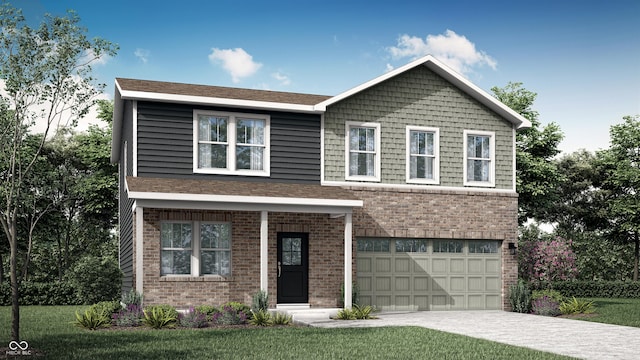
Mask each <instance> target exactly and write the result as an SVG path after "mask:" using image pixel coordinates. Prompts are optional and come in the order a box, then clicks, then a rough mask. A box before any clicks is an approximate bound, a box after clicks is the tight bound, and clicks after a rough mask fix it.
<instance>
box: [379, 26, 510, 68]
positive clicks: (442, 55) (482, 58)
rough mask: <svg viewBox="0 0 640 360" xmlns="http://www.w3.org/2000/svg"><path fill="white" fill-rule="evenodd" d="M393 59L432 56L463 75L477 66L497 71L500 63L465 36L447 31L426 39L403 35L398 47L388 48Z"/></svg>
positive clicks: (428, 36)
mask: <svg viewBox="0 0 640 360" xmlns="http://www.w3.org/2000/svg"><path fill="white" fill-rule="evenodd" d="M387 51H389V53H390V54H391V56H392V57H393V58H396V59H400V58H406V57H410V58H413V59H416V58H419V57H421V56H424V55H427V54H431V55H433V56H434V57H435V58H437V59H438V60H440V61H442V62H444V63H445V64H447V65H448V66H450V67H451V68H453V69H454V70H455V71H457V72H459V73H461V74H468V73H470V72H472V71H473V70H472V68H473V67H476V66H483V65H487V66H489V67H490V68H492V69H494V70H495V69H496V66H497V65H498V63H497V62H496V60H495V59H493V58H492V57H491V56H489V55H487V54H486V53H485V52H484V51H478V50H476V46H475V44H474V43H472V42H471V41H469V39H467V38H466V37H465V36H463V35H458V34H456V33H455V32H454V31H451V30H447V31H445V33H444V34H440V35H427V37H426V39H422V38H420V37H417V36H409V35H406V34H405V35H402V36H400V37H399V38H398V43H397V45H396V46H392V47H389V48H387Z"/></svg>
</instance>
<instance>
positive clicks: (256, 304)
mask: <svg viewBox="0 0 640 360" xmlns="http://www.w3.org/2000/svg"><path fill="white" fill-rule="evenodd" d="M268 309H269V294H268V293H267V292H266V291H264V290H259V291H258V292H256V293H255V294H253V301H252V302H251V310H253V313H254V314H255V313H256V312H258V311H260V310H264V311H267V310H268Z"/></svg>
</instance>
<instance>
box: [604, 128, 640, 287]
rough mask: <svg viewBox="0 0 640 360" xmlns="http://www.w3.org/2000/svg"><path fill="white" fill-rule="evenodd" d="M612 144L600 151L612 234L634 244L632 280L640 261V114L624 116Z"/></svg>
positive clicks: (612, 129)
mask: <svg viewBox="0 0 640 360" xmlns="http://www.w3.org/2000/svg"><path fill="white" fill-rule="evenodd" d="M610 136H611V147H610V148H609V149H607V150H603V151H600V152H598V153H597V156H598V160H599V165H600V166H601V170H600V171H602V173H603V179H602V182H601V183H600V184H598V185H600V187H601V188H602V189H603V190H605V191H607V198H606V200H607V211H608V227H609V229H608V230H609V235H610V236H611V237H612V238H615V239H617V240H618V241H620V242H623V243H632V244H634V264H633V280H634V281H637V280H638V263H639V261H640V116H625V117H624V122H623V123H621V124H617V125H613V126H611V129H610Z"/></svg>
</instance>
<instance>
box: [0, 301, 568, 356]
mask: <svg viewBox="0 0 640 360" xmlns="http://www.w3.org/2000/svg"><path fill="white" fill-rule="evenodd" d="M84 308H86V307H75V306H25V307H22V309H21V319H22V320H21V324H22V331H21V333H22V336H21V338H22V339H23V340H26V341H28V342H29V346H30V348H35V349H38V350H40V351H43V352H44V353H45V354H46V359H90V358H94V359H352V358H353V359H420V358H423V359H566V357H562V356H557V355H553V354H549V353H544V352H539V351H533V350H529V349H524V348H518V347H514V346H509V345H503V344H498V343H494V342H490V341H485V340H479V339H473V338H469V337H465V336H460V335H453V334H448V333H443V332H439V331H435V330H429V329H424V328H419V327H389V328H358V329H355V328H354V329H319V328H307V327H288V328H251V329H204V330H146V329H145V330H135V331H114V330H108V331H104V330H100V331H88V330H84V329H79V328H76V327H74V326H73V325H71V322H72V320H73V318H74V312H75V310H76V309H84ZM0 324H2V327H1V328H0V347H6V346H7V345H8V343H9V338H10V308H9V307H0ZM2 356H4V354H0V357H2Z"/></svg>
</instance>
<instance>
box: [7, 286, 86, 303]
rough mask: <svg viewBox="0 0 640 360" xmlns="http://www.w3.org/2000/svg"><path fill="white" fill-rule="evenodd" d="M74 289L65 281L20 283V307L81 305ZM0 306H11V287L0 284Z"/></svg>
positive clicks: (80, 300)
mask: <svg viewBox="0 0 640 360" xmlns="http://www.w3.org/2000/svg"><path fill="white" fill-rule="evenodd" d="M82 303H83V301H82V299H81V298H80V297H79V296H78V294H77V291H76V289H75V288H74V287H73V286H71V284H69V283H68V282H66V281H54V282H48V283H37V282H30V281H23V282H21V283H20V305H81V304H82ZM0 305H2V306H9V305H11V285H10V284H9V282H3V283H0Z"/></svg>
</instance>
